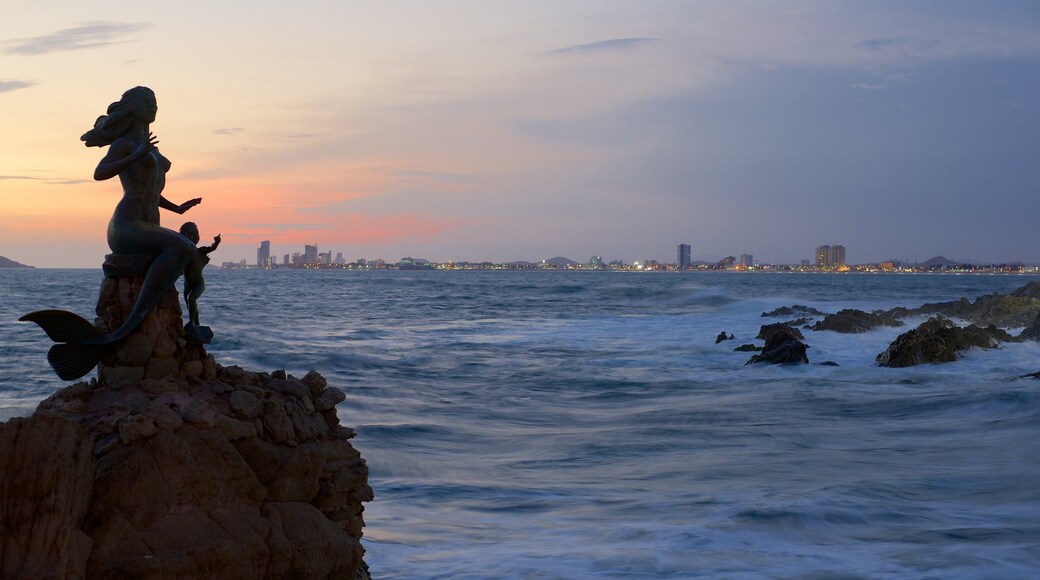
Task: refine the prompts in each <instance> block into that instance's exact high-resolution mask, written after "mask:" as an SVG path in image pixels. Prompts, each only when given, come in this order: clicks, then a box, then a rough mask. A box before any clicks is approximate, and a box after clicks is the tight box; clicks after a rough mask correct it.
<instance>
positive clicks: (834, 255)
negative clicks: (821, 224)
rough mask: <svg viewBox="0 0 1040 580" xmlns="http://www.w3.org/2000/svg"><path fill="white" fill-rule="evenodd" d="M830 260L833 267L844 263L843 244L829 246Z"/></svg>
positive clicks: (838, 266)
mask: <svg viewBox="0 0 1040 580" xmlns="http://www.w3.org/2000/svg"><path fill="white" fill-rule="evenodd" d="M831 260H832V261H833V262H834V267H836V268H840V267H841V266H844V265H845V246H842V245H840V244H839V245H837V246H831Z"/></svg>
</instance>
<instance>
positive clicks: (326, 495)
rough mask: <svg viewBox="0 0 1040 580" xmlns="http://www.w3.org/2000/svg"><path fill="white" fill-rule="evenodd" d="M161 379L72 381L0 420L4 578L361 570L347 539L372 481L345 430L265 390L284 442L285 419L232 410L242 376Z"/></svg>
mask: <svg viewBox="0 0 1040 580" xmlns="http://www.w3.org/2000/svg"><path fill="white" fill-rule="evenodd" d="M224 370H225V369H222V368H220V369H218V374H220V375H221V376H234V375H237V376H240V377H242V378H244V379H245V380H246V381H247V383H248V382H252V378H251V377H249V376H246V375H244V374H241V373H236V372H234V371H232V372H231V373H226V372H223V371H224ZM312 380H313V379H312ZM322 380H324V379H322ZM167 385H168V386H172V387H174V388H175V390H170V389H159V390H156V391H155V392H146V391H143V390H140V389H138V388H136V387H135V386H133V385H129V386H125V385H124V386H123V387H121V388H114V387H113V386H110V385H99V384H98V383H97V382H94V383H87V382H83V383H77V384H75V385H73V386H71V387H68V388H66V389H63V390H61V391H58V392H57V393H55V394H54V395H52V396H51V397H49V398H48V399H47V400H45V401H44V402H42V403H41V404H40V407H39V409H38V410H37V412H36V413H35V414H34V415H33V416H32V417H30V418H27V419H12V420H11V421H9V422H8V423H0V524H2V525H3V529H2V533H0V577H3V578H66V577H78V578H111V577H120V578H157V577H163V578H196V577H220V578H309V577H344V578H353V577H354V571H355V570H361V572H359V574H360V573H366V574H367V569H366V568H365V567H364V565H363V563H362V559H361V557H362V554H363V549H362V547H361V545H360V543H359V539H360V537H361V529H362V526H363V525H364V519H363V517H362V514H363V511H364V510H363V507H362V502H364V501H370V500H371V498H372V490H371V488H370V487H369V486H368V479H367V478H368V468H367V466H366V465H365V461H364V460H363V459H362V458H361V456H360V454H359V453H358V452H357V451H356V450H355V449H354V448H353V447H352V446H351V445H350V443H349V441H348V439H349V437H351V436H353V431H352V430H350V429H346V428H340V429H337V430H335V431H330V430H329V428H328V426H326V425H325V419H324V417H323V415H322V413H320V412H318V411H311V412H309V413H308V412H307V411H306V410H305V407H304V405H303V404H302V403H301V402H300V401H298V400H296V399H295V398H289V399H287V401H289V402H282V401H280V400H277V399H268V400H267V401H265V403H267V402H271V401H276V400H277V402H276V403H274V404H273V405H271V408H272V409H275V408H277V409H281V412H282V413H284V415H283V417H284V421H285V423H284V424H283V425H282V428H283V429H284V430H287V432H288V433H291V434H292V437H291V439H293V440H295V439H301V442H300V444H299V445H297V446H295V447H292V446H290V442H289V441H288V440H282V439H284V437H285V435H286V434H287V433H286V431H283V432H281V433H280V434H275V433H273V432H266V433H258V432H257V430H256V428H255V426H254V424H253V422H252V421H242V420H239V419H238V418H237V413H235V412H234V411H232V410H231V409H232V408H233V406H232V403H231V398H232V397H234V398H235V399H236V400H238V399H243V398H246V397H253V399H254V400H256V397H255V396H254V395H253V394H251V393H249V392H247V391H245V390H243V388H242V386H237V385H232V386H230V388H228V389H226V390H225V394H224V395H215V394H214V393H215V392H216V391H219V390H224V389H212V388H209V387H208V386H207V385H205V384H204V383H203V382H201V381H197V380H196V381H194V382H190V381H180V382H175V381H168V382H167ZM324 392H328V393H337V392H339V391H338V390H336V389H330V388H329V389H326V390H325V391H324ZM272 396H274V397H281V396H282V395H279V394H274V393H273V394H272ZM308 396H309V394H308ZM287 408H289V409H291V411H289V412H286V409H287ZM69 409H75V411H70V410H69ZM329 412H331V413H333V414H334V413H335V411H334V410H332V411H329ZM275 413H277V411H275ZM182 415H183V416H184V417H185V420H183V421H182V420H181V416H182ZM233 415H235V416H233ZM291 416H293V417H297V418H298V422H299V425H300V426H303V432H302V434H301V433H296V432H294V427H296V425H295V424H294V423H293V422H292V419H291V418H290V417H291ZM207 419H209V420H207ZM314 425H320V426H321V427H320V428H314V427H313V426H314ZM308 426H310V427H308ZM304 438H306V443H304V442H302V439H304ZM362 577H363V576H362Z"/></svg>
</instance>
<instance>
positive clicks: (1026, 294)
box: [1008, 280, 1040, 298]
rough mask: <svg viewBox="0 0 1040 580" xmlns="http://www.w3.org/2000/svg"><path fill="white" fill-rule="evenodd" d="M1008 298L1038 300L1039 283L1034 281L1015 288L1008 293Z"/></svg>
mask: <svg viewBox="0 0 1040 580" xmlns="http://www.w3.org/2000/svg"><path fill="white" fill-rule="evenodd" d="M1008 296H1014V297H1015V298H1040V282H1037V281H1035V280H1034V281H1032V282H1027V283H1026V285H1025V286H1022V287H1021V288H1015V289H1014V290H1012V291H1011V292H1009V293H1008Z"/></svg>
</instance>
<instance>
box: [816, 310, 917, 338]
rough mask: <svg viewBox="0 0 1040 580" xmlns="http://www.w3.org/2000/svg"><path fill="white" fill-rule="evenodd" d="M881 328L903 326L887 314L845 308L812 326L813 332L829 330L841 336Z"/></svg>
mask: <svg viewBox="0 0 1040 580" xmlns="http://www.w3.org/2000/svg"><path fill="white" fill-rule="evenodd" d="M881 326H893V327H896V326H903V322H902V321H900V320H896V319H895V318H893V317H892V316H890V315H887V314H881V315H878V314H872V313H870V312H864V311H862V310H856V309H852V308H847V309H845V310H839V311H838V312H837V313H836V314H828V315H827V316H826V317H825V318H824V319H823V320H821V321H819V322H817V323H816V324H814V325H813V327H812V329H813V330H814V331H818V330H831V331H834V332H840V333H843V334H855V333H860V332H867V331H870V330H873V329H875V328H878V327H881Z"/></svg>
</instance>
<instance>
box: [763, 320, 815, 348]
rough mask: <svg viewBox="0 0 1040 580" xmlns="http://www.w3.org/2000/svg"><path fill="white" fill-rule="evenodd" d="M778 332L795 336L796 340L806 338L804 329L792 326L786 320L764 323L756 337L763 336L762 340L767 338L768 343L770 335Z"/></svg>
mask: <svg viewBox="0 0 1040 580" xmlns="http://www.w3.org/2000/svg"><path fill="white" fill-rule="evenodd" d="M777 333H780V334H781V335H782V336H788V335H790V336H793V337H794V340H803V339H804V338H805V337H804V336H802V331H800V330H798V329H797V328H795V327H793V326H791V325H790V324H788V323H786V322H774V323H773V324H763V325H762V327H761V328H760V329H759V330H758V336H756V337H755V338H761V339H762V340H765V341H766V342H767V343H768V342H769V337H771V336H773V335H774V334H777Z"/></svg>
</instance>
